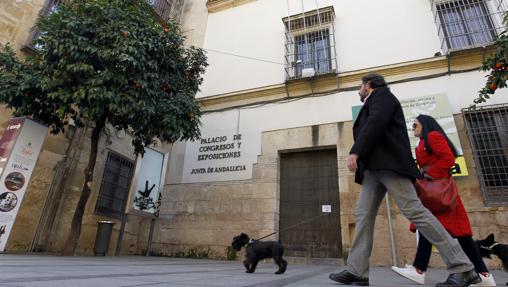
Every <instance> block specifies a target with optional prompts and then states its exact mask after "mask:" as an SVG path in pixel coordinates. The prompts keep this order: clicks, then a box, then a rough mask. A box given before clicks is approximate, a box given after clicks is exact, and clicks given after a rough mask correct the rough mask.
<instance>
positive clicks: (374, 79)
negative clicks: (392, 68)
mask: <svg viewBox="0 0 508 287" xmlns="http://www.w3.org/2000/svg"><path fill="white" fill-rule="evenodd" d="M362 83H364V84H366V83H369V84H370V87H371V88H373V89H376V88H380V87H386V86H387V84H386V81H385V79H384V78H383V76H381V75H380V74H378V73H369V74H367V75H365V76H363V77H362Z"/></svg>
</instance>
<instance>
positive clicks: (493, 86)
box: [489, 83, 497, 91]
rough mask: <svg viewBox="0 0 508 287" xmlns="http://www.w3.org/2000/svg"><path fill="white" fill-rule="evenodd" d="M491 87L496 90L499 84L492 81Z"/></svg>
mask: <svg viewBox="0 0 508 287" xmlns="http://www.w3.org/2000/svg"><path fill="white" fill-rule="evenodd" d="M489 88H490V89H491V90H493V91H495V90H496V89H497V85H496V83H492V84H490V85H489Z"/></svg>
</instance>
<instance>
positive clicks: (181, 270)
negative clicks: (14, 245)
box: [0, 254, 508, 287]
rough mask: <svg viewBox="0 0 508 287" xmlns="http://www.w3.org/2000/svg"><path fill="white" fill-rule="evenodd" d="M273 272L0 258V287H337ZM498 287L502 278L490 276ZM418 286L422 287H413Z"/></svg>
mask: <svg viewBox="0 0 508 287" xmlns="http://www.w3.org/2000/svg"><path fill="white" fill-rule="evenodd" d="M275 270H276V266H275V265H273V264H271V263H260V265H259V266H258V269H257V271H256V273H254V274H246V273H245V272H244V270H243V267H242V266H241V262H238V261H217V260H198V259H178V258H166V257H142V256H125V257H57V256H40V255H33V256H25V255H7V254H2V255H0V287H14V286H52V287H57V286H87V287H89V286H99V287H102V286H125V287H130V286H177V287H181V286H189V287H193V286H244V287H247V286H248V287H253V286H339V285H338V284H335V283H334V282H332V281H330V280H329V279H328V274H329V273H330V272H333V271H336V270H338V267H336V266H333V265H303V264H291V265H289V267H288V271H287V272H286V274H284V275H274V274H273V272H275ZM494 275H495V279H496V281H497V283H498V285H499V286H501V285H503V286H504V284H505V283H506V282H508V273H505V272H502V271H494ZM445 277H446V272H445V271H444V270H439V269H434V270H430V271H429V272H428V275H427V279H428V280H427V284H428V285H425V286H434V284H435V283H436V282H438V281H441V280H443V279H444V278H445ZM370 282H371V286H415V285H411V282H410V281H408V280H406V279H404V278H401V277H399V276H397V275H396V274H394V273H392V272H391V271H390V270H389V269H388V268H379V267H376V268H373V269H372V271H371V277H370ZM416 286H422V285H416Z"/></svg>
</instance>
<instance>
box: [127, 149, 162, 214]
mask: <svg viewBox="0 0 508 287" xmlns="http://www.w3.org/2000/svg"><path fill="white" fill-rule="evenodd" d="M167 160H168V155H167V154H164V153H162V152H160V151H157V150H155V149H153V148H149V147H145V154H144V155H143V157H141V156H138V159H137V161H136V168H135V172H134V180H133V181H132V184H131V189H130V192H129V194H130V196H129V201H128V202H129V206H128V209H127V213H135V214H138V215H141V216H147V217H157V216H158V215H159V210H160V204H161V196H162V195H161V193H162V189H163V188H164V175H165V174H166V166H167Z"/></svg>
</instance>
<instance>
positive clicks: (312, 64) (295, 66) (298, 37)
mask: <svg viewBox="0 0 508 287" xmlns="http://www.w3.org/2000/svg"><path fill="white" fill-rule="evenodd" d="M334 19H335V13H334V11H333V7H332V6H330V7H325V8H319V10H313V11H309V12H305V13H302V14H298V15H293V16H290V17H286V18H284V19H282V20H283V22H284V25H285V27H286V45H285V48H286V50H285V70H286V79H288V80H289V79H298V78H301V77H309V76H314V75H320V74H327V73H335V72H336V70H337V69H336V67H337V63H336V52H335V36H334V24H333V22H334Z"/></svg>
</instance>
